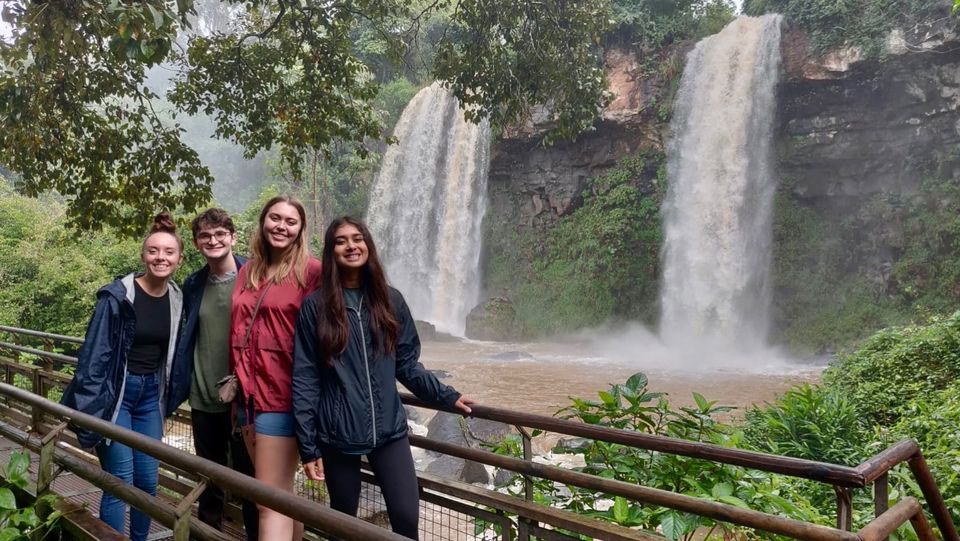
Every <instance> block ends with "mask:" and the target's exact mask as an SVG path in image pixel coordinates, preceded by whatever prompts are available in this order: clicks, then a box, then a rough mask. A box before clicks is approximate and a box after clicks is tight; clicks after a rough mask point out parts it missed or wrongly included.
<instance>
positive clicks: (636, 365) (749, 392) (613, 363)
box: [421, 338, 824, 416]
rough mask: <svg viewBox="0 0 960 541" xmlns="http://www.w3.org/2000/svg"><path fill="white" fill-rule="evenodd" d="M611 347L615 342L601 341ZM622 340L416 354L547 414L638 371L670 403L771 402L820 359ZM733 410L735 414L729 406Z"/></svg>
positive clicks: (813, 372) (474, 344) (470, 385)
mask: <svg viewBox="0 0 960 541" xmlns="http://www.w3.org/2000/svg"><path fill="white" fill-rule="evenodd" d="M603 342H604V343H605V344H607V345H608V346H610V345H611V344H612V341H610V340H603ZM630 346H631V342H630V341H625V342H622V343H621V347H608V348H603V347H598V345H597V342H596V340H593V339H588V338H583V339H571V340H568V341H564V342H549V343H548V342H529V343H501V342H482V341H473V340H465V341H451V342H424V343H423V351H422V354H421V360H422V361H423V363H424V364H425V365H426V366H427V368H429V369H431V370H435V371H442V372H443V373H442V374H441V376H443V379H442V380H443V381H444V383H447V384H449V385H453V386H454V387H456V388H457V390H459V391H460V392H462V393H464V394H466V395H469V396H470V397H472V398H474V399H475V400H476V401H477V402H478V403H482V404H485V405H489V406H496V407H502V408H509V409H515V410H519V411H525V412H530V413H540V414H544V415H552V414H553V413H554V412H556V411H557V410H558V409H560V408H562V407H564V406H567V405H569V404H570V400H569V397H571V396H575V397H578V398H588V399H592V400H595V399H597V392H598V391H601V390H606V389H607V388H608V387H609V386H610V385H611V384H614V383H623V382H625V381H626V380H627V378H628V377H630V375H632V374H633V373H635V372H644V373H645V374H647V377H648V378H649V385H648V389H649V390H651V391H660V392H666V393H668V398H669V400H670V402H671V404H672V405H673V406H674V407H677V406H682V405H690V404H693V403H694V400H693V397H692V394H691V393H692V392H694V391H696V392H698V393H700V394H702V395H703V396H704V397H705V398H707V399H708V400H718V401H719V404H722V405H729V406H736V407H738V408H739V411H740V412H741V414H742V409H743V408H744V407H745V406H748V405H750V404H762V403H764V402H765V401H772V400H774V399H775V398H776V397H777V396H778V395H780V394H782V393H783V392H785V391H786V390H788V389H789V388H790V387H792V386H793V385H796V384H799V383H803V382H817V381H819V378H820V373H821V372H822V370H823V368H824V363H822V362H800V361H791V360H789V359H785V358H783V357H782V356H780V357H778V356H777V354H776V352H773V351H771V352H769V355H768V356H767V359H766V360H757V359H750V360H748V361H749V363H750V364H749V366H745V365H744V364H739V365H738V364H731V363H729V362H726V361H728V360H726V359H722V360H720V362H716V361H717V360H715V359H710V357H709V354H708V353H707V352H700V353H699V354H696V358H694V359H691V358H690V355H689V353H687V354H684V355H680V354H677V355H676V356H674V355H671V352H670V351H669V350H665V349H663V348H662V347H661V348H659V349H658V348H656V347H653V346H651V345H650V344H649V343H644V342H643V341H638V340H634V341H633V342H632V346H633V347H630ZM734 416H737V414H736V413H734Z"/></svg>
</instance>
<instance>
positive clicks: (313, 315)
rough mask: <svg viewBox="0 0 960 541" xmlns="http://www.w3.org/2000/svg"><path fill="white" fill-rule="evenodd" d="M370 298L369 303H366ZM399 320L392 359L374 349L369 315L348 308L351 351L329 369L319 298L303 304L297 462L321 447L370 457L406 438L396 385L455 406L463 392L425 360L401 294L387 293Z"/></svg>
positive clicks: (296, 356)
mask: <svg viewBox="0 0 960 541" xmlns="http://www.w3.org/2000/svg"><path fill="white" fill-rule="evenodd" d="M364 301H366V299H364ZM390 302H391V304H393V310H394V314H395V316H396V318H397V322H398V323H400V334H399V336H398V337H397V338H398V340H397V347H396V350H395V351H394V353H393V355H384V354H383V353H377V352H375V351H376V350H375V348H374V347H373V340H372V338H371V336H370V311H369V310H368V309H367V308H366V307H365V305H364V304H363V303H361V304H360V309H359V310H354V309H351V308H348V309H347V320H348V322H349V326H350V331H349V335H348V337H347V349H346V350H345V351H344V352H343V353H342V354H341V355H340V356H339V357H338V358H337V359H336V362H334V363H333V366H332V367H330V366H327V365H326V364H325V363H322V362H320V361H319V359H318V352H317V344H316V342H317V315H318V314H319V312H320V309H321V301H320V293H319V292H315V293H313V294H312V295H310V296H309V297H307V298H306V299H305V300H304V301H303V305H302V306H301V307H300V317H299V318H298V320H297V331H296V338H295V341H294V346H293V413H294V418H295V420H296V427H297V444H298V445H299V448H300V449H299V450H300V459H301V460H302V461H303V462H304V463H307V462H311V461H313V460H316V459H317V458H320V449H319V445H318V444H319V443H323V444H326V445H329V446H331V447H334V448H336V449H338V450H340V451H343V452H346V453H356V452H366V451H368V450H370V449H375V448H377V447H380V446H382V445H386V444H387V443H390V442H392V441H395V440H398V439H400V438H403V437H405V436H406V435H407V415H406V412H405V411H404V409H403V404H402V403H401V402H400V394H399V393H398V392H397V381H399V382H400V383H402V384H403V386H404V387H406V388H407V389H409V390H410V391H412V392H413V394H415V395H416V396H417V397H418V398H421V399H423V400H426V401H428V402H433V403H435V404H442V405H445V406H453V405H454V404H455V403H456V401H457V400H458V399H459V398H460V393H458V392H457V391H456V389H454V388H453V387H450V386H448V385H444V384H443V383H440V381H438V380H437V377H436V376H434V375H433V373H432V372H430V371H429V370H427V369H426V368H424V366H423V364H421V363H420V337H419V336H418V335H417V328H416V327H415V326H414V323H413V316H411V315H410V309H409V308H408V307H407V303H406V302H405V301H404V300H403V296H402V295H400V292H399V291H397V290H396V289H393V288H390Z"/></svg>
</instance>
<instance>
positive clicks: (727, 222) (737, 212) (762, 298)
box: [660, 15, 781, 351]
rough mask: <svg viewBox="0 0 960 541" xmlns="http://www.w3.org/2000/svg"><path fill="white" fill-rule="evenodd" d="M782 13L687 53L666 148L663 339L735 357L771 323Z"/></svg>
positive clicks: (746, 20)
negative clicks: (731, 352)
mask: <svg viewBox="0 0 960 541" xmlns="http://www.w3.org/2000/svg"><path fill="white" fill-rule="evenodd" d="M780 22H781V17H780V16H779V15H765V16H763V17H759V18H754V17H739V18H737V19H736V20H734V21H733V22H731V23H730V24H729V25H727V27H726V28H724V29H723V31H722V32H720V33H719V34H716V35H713V36H710V37H707V38H705V39H703V40H701V41H700V42H699V43H697V45H696V47H695V48H694V49H693V50H692V51H691V52H690V54H689V56H688V57H687V64H686V67H685V69H684V71H683V78H682V79H681V83H680V90H679V93H678V94H677V99H676V106H675V113H674V114H675V116H674V118H673V122H672V124H671V131H672V133H673V137H672V139H671V141H670V142H669V144H668V147H667V156H668V162H667V172H668V175H669V179H670V185H669V188H668V190H667V197H666V201H665V203H664V209H663V216H664V231H665V237H666V238H665V244H664V254H663V264H664V270H663V278H662V284H663V285H662V290H661V310H662V311H661V318H660V335H661V338H662V339H663V340H664V342H666V343H667V344H671V345H684V344H689V343H690V342H691V341H696V342H700V343H706V344H709V345H711V346H719V347H725V348H728V349H733V350H736V351H750V350H756V349H758V348H761V347H763V346H764V343H765V340H766V337H767V331H768V327H769V320H770V315H769V312H770V291H771V287H770V273H769V267H770V245H771V235H772V232H771V229H772V223H771V217H772V207H773V195H774V189H775V179H774V175H773V168H772V165H771V163H772V156H771V151H772V149H771V144H772V141H773V120H774V111H775V87H776V83H777V76H778V71H779V63H780Z"/></svg>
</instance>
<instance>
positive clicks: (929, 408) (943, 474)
mask: <svg viewBox="0 0 960 541" xmlns="http://www.w3.org/2000/svg"><path fill="white" fill-rule="evenodd" d="M958 426H960V385H958V384H957V383H956V382H952V383H951V384H950V385H949V386H948V387H946V388H944V389H943V390H942V391H939V392H935V393H929V394H924V395H918V396H915V397H913V398H912V399H911V400H910V403H909V404H907V405H906V406H905V407H904V408H903V409H902V410H901V418H900V420H899V421H898V422H897V424H895V425H893V426H892V427H891V428H890V430H889V443H893V442H894V441H896V440H899V439H902V438H912V439H914V440H916V441H917V443H918V444H919V445H920V449H921V450H922V451H923V454H924V458H925V459H926V461H927V466H928V467H929V468H930V472H931V473H932V474H933V478H934V479H936V480H937V486H938V487H939V489H940V492H941V493H942V494H943V495H944V500H945V501H946V504H947V507H948V508H949V509H950V513H951V514H952V515H953V522H954V524H956V523H958V522H960V469H958V467H957V465H958V464H960V431H958V430H957V427H958ZM904 470H905V471H904ZM908 472H909V470H906V469H905V468H901V471H898V472H896V474H895V477H894V479H895V481H896V485H897V491H898V493H897V494H892V495H891V497H892V498H893V497H897V496H906V495H912V496H915V497H917V498H922V494H921V493H920V489H919V487H918V486H917V484H916V481H914V480H913V478H912V476H910V475H909V473H908ZM901 492H902V494H901Z"/></svg>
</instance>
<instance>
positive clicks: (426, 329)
mask: <svg viewBox="0 0 960 541" xmlns="http://www.w3.org/2000/svg"><path fill="white" fill-rule="evenodd" d="M414 324H415V325H416V327H417V334H418V335H419V336H420V340H421V341H423V342H459V341H460V338H459V337H456V336H453V335H452V334H447V333H445V332H441V331H438V330H437V327H436V326H434V324H433V323H430V322H429V321H420V320H415V321H414Z"/></svg>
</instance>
